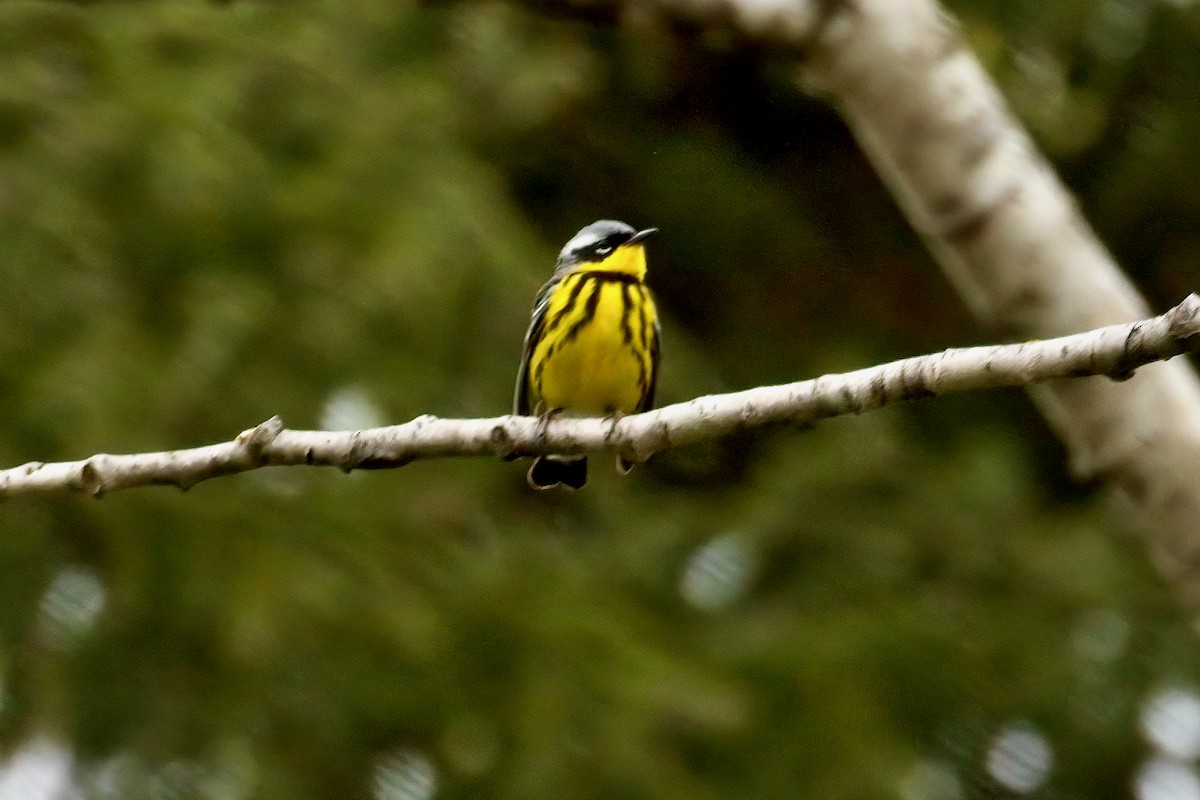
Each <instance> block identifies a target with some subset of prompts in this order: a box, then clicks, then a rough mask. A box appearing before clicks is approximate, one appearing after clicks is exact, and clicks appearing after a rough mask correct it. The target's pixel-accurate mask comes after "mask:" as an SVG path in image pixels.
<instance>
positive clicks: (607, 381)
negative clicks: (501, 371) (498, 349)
mask: <svg viewBox="0 0 1200 800" xmlns="http://www.w3.org/2000/svg"><path fill="white" fill-rule="evenodd" d="M655 320H656V312H655V307H654V301H653V299H652V298H651V297H650V294H649V292H647V291H646V289H645V287H644V286H643V285H642V284H641V283H640V282H638V281H636V280H628V279H618V278H615V277H613V275H612V274H611V273H610V274H607V275H606V274H604V273H598V272H594V271H580V272H576V273H572V274H570V275H567V276H566V277H565V278H563V280H562V282H561V283H560V285H559V286H558V287H556V289H555V292H554V294H553V295H552V296H551V298H550V303H549V305H548V307H547V309H546V327H545V331H544V334H543V337H542V340H541V341H540V342H538V344H537V346H536V347H535V349H534V351H533V353H532V357H531V359H530V365H531V374H530V376H529V380H530V389H531V390H532V391H531V399H532V400H533V401H534V405H535V406H540V407H541V410H543V411H548V410H551V409H564V410H566V411H573V412H576V413H580V414H595V415H602V414H611V413H613V412H618V411H619V412H622V413H632V412H634V411H636V410H637V409H638V408H639V406H640V405H641V403H642V400H643V399H644V398H645V397H646V393H647V390H648V389H647V387H648V386H649V383H650V380H651V377H652V376H651V370H652V369H653V363H652V356H651V339H652V337H653V336H654V324H655Z"/></svg>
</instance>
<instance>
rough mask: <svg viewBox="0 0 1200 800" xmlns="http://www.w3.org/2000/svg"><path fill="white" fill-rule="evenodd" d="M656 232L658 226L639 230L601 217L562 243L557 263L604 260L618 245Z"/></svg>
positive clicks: (638, 239)
mask: <svg viewBox="0 0 1200 800" xmlns="http://www.w3.org/2000/svg"><path fill="white" fill-rule="evenodd" d="M657 232H658V228H646V229H645V230H642V231H639V230H637V229H636V228H634V227H633V226H632V225H626V224H625V223H624V222H618V221H617V220H615V219H602V220H599V221H597V222H593V223H592V224H591V225H586V226H584V227H583V228H581V229H580V230H579V233H577V234H575V235H574V236H572V237H571V240H570V241H569V242H567V243H566V244H565V245H563V249H562V252H561V253H559V254H558V263H559V266H560V267H561V266H562V265H565V264H579V263H582V262H586V261H595V262H599V261H604V260H605V259H607V258H608V257H609V256H611V255H612V254H613V253H614V252H615V251H616V249H617V248H618V247H621V246H622V245H628V244H637V243H639V242H642V241H644V240H645V239H647V238H648V237H650V236H652V235H654V234H655V233H657Z"/></svg>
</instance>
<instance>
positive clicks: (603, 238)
mask: <svg viewBox="0 0 1200 800" xmlns="http://www.w3.org/2000/svg"><path fill="white" fill-rule="evenodd" d="M657 231H658V229H657V228H647V229H645V230H642V231H638V230H635V229H633V228H632V227H630V226H629V225H626V224H625V223H624V222H617V221H615V220H608V219H602V220H600V221H599V222H593V223H592V224H591V225H588V226H587V227H585V228H583V229H582V230H580V231H579V233H577V234H575V236H573V237H572V238H571V240H570V241H569V242H567V243H566V245H565V246H564V247H563V249H562V252H561V253H559V255H558V263H557V264H556V265H555V267H554V274H553V275H552V276H551V278H550V280H549V281H548V282H547V283H546V285H545V286H543V287H542V288H541V291H539V292H538V294H537V299H536V300H534V304H533V319H532V320H530V323H529V330H528V332H526V334H525V349H524V351H523V353H522V354H521V368H520V370H519V371H518V372H517V391H516V396H515V397H514V400H513V413H514V414H523V415H528V414H536V415H538V416H542V417H547V416H549V415H552V414H558V413H564V412H565V413H569V414H572V415H577V416H589V415H590V416H614V415H622V414H635V413H638V412H640V411H646V410H648V409H650V408H652V407H653V406H654V388H655V382H656V379H657V376H658V360H659V355H658V342H659V323H658V311H657V310H656V308H655V305H654V298H653V296H652V295H651V294H650V289H649V288H648V287H647V286H646V284H645V278H646V250H645V247H644V245H643V242H645V241H646V239H647V238H649V237H650V236H651V235H653V234H654V233H656V232H657ZM631 466H632V464H629V463H627V462H626V461H625V460H624V459H622V458H620V457H618V458H617V468H618V469H619V470H620V471H621V472H622V473H624V472H628V471H629V468H630V467H631ZM528 477H529V485H530V486H532V487H533V488H535V489H549V488H552V487H554V486H558V485H560V484H561V485H566V486H570V487H571V488H573V489H579V488H581V487H582V486H583V485H584V484H585V483H587V458H586V457H585V456H581V455H562V456H559V455H554V456H540V457H538V458H537V459H535V460H534V462H533V466H532V467H530V468H529V476H528Z"/></svg>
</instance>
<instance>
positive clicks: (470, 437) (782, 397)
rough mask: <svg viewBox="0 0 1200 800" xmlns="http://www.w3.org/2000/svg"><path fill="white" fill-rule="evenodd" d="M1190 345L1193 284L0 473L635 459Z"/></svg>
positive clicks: (1104, 370) (40, 485)
mask: <svg viewBox="0 0 1200 800" xmlns="http://www.w3.org/2000/svg"><path fill="white" fill-rule="evenodd" d="M1197 349H1200V297H1197V296H1196V295H1194V294H1192V295H1188V297H1187V298H1185V299H1184V301H1183V302H1182V303H1180V304H1179V305H1178V306H1176V307H1175V308H1173V309H1171V310H1170V311H1168V312H1167V313H1166V314H1163V315H1162V316H1159V317H1153V318H1151V319H1148V320H1145V321H1142V322H1136V323H1131V324H1125V325H1112V326H1109V327H1106V328H1099V329H1097V330H1093V331H1088V332H1086V333H1079V334H1075V335H1073V336H1064V337H1061V338H1057V339H1049V340H1046V341H1036V342H1025V343H1024V344H1008V345H995V346H991V347H971V348H965V349H954V350H946V351H944V352H941V353H935V354H933V355H927V356H917V357H915V358H906V359H903V360H900V361H893V362H892V363H890V364H883V365H881V366H875V367H868V368H866V369H860V370H857V371H855V372H848V373H845V374H841V375H824V376H822V377H820V378H815V379H812V380H806V381H799V382H797V383H789V384H784V385H782V386H764V387H760V388H757V389H749V390H747V391H743V392H734V393H732V394H722V395H711V396H708V397H700V398H697V399H695V400H691V401H689V402H686V403H677V404H675V405H672V406H667V407H665V408H661V409H659V410H657V411H650V412H647V413H645V414H636V415H633V416H629V417H624V418H622V419H619V420H611V419H595V418H593V419H565V418H555V419H551V420H547V421H542V420H539V419H537V418H535V417H515V416H504V417H493V418H490V419H439V418H437V417H432V416H423V417H417V418H416V419H414V420H412V421H411V422H408V423H405V424H403V425H393V426H390V427H386V428H372V429H369V430H361V431H293V430H288V429H286V428H284V427H283V422H282V421H281V420H280V419H279V418H278V417H272V418H271V419H269V420H267V421H266V422H264V423H262V424H261V425H258V426H256V427H254V428H251V429H249V430H247V431H244V432H243V433H241V434H240V435H238V437H237V438H236V439H234V440H233V441H231V442H224V443H221V444H213V445H208V446H206V447H196V448H192V449H190V450H171V451H166V452H161V453H141V454H133V455H107V454H99V455H94V456H92V457H91V458H88V459H85V460H83V461H67V462H60V463H55V464H43V463H38V462H34V463H30V464H25V465H23V466H20V467H14V468H12V469H8V470H3V471H0V498H7V497H13V496H16V495H21V494H32V493H37V492H55V491H61V490H73V491H77V492H83V493H85V494H90V495H92V496H93V497H101V496H103V495H104V494H105V493H106V492H110V491H114V490H117V489H128V488H131V487H134V486H149V485H155V484H167V485H173V486H178V487H180V488H182V489H187V488H188V487H190V486H193V485H195V484H196V483H199V482H200V481H203V480H207V479H208V478H215V477H217V476H218V475H231V474H233V473H237V472H246V471H248V470H252V469H257V468H258V467H266V466H289V465H300V464H307V465H319V466H333V467H339V468H341V469H343V470H346V471H349V470H353V469H382V468H390V467H399V466H403V465H404V464H407V463H409V462H410V461H413V460H416V459H419V458H440V457H445V456H513V455H521V456H528V455H537V454H544V453H563V452H567V453H570V452H590V451H595V450H615V451H618V452H620V453H622V454H624V455H626V456H627V457H629V458H632V459H634V460H638V461H642V460H645V459H647V458H649V457H650V456H651V455H653V454H654V453H656V452H659V451H662V450H668V449H670V448H672V447H677V446H679V445H682V444H687V443H690V442H696V441H700V440H704V439H712V438H715V437H718V436H721V435H723V434H727V433H731V432H733V431H736V430H742V429H748V428H756V427H764V426H769V425H779V424H792V425H796V424H804V423H809V422H814V421H816V420H819V419H825V418H828V417H836V416H841V415H846V414H861V413H862V412H864V411H870V410H872V409H876V408H881V407H882V406H885V405H889V404H891V403H898V402H905V401H909V400H917V399H921V398H925V397H933V396H936V395H942V394H949V393H953V392H967V391H979V390H985V389H999V388H1006V387H1018V386H1028V385H1030V384H1034V383H1038V382H1040V381H1046V380H1050V379H1054V378H1068V377H1082V376H1093V375H1106V376H1108V377H1110V378H1113V379H1115V380H1125V379H1127V378H1129V377H1131V376H1132V375H1133V371H1134V370H1135V369H1137V368H1138V367H1140V366H1142V365H1144V364H1149V363H1150V362H1153V361H1160V360H1163V359H1167V358H1171V357H1172V356H1176V355H1179V354H1180V353H1183V352H1187V351H1192V350H1197Z"/></svg>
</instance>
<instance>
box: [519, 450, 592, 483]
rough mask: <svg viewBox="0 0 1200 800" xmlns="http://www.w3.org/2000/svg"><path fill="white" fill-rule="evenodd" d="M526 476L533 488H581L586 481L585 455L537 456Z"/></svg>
mask: <svg viewBox="0 0 1200 800" xmlns="http://www.w3.org/2000/svg"><path fill="white" fill-rule="evenodd" d="M527 478H528V480H529V485H530V486H532V487H533V488H534V489H553V488H554V487H555V486H570V487H571V488H572V489H582V488H583V485H584V484H585V483H587V456H538V457H537V458H535V459H534V460H533V466H532V467H530V468H529V475H528V476H527Z"/></svg>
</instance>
